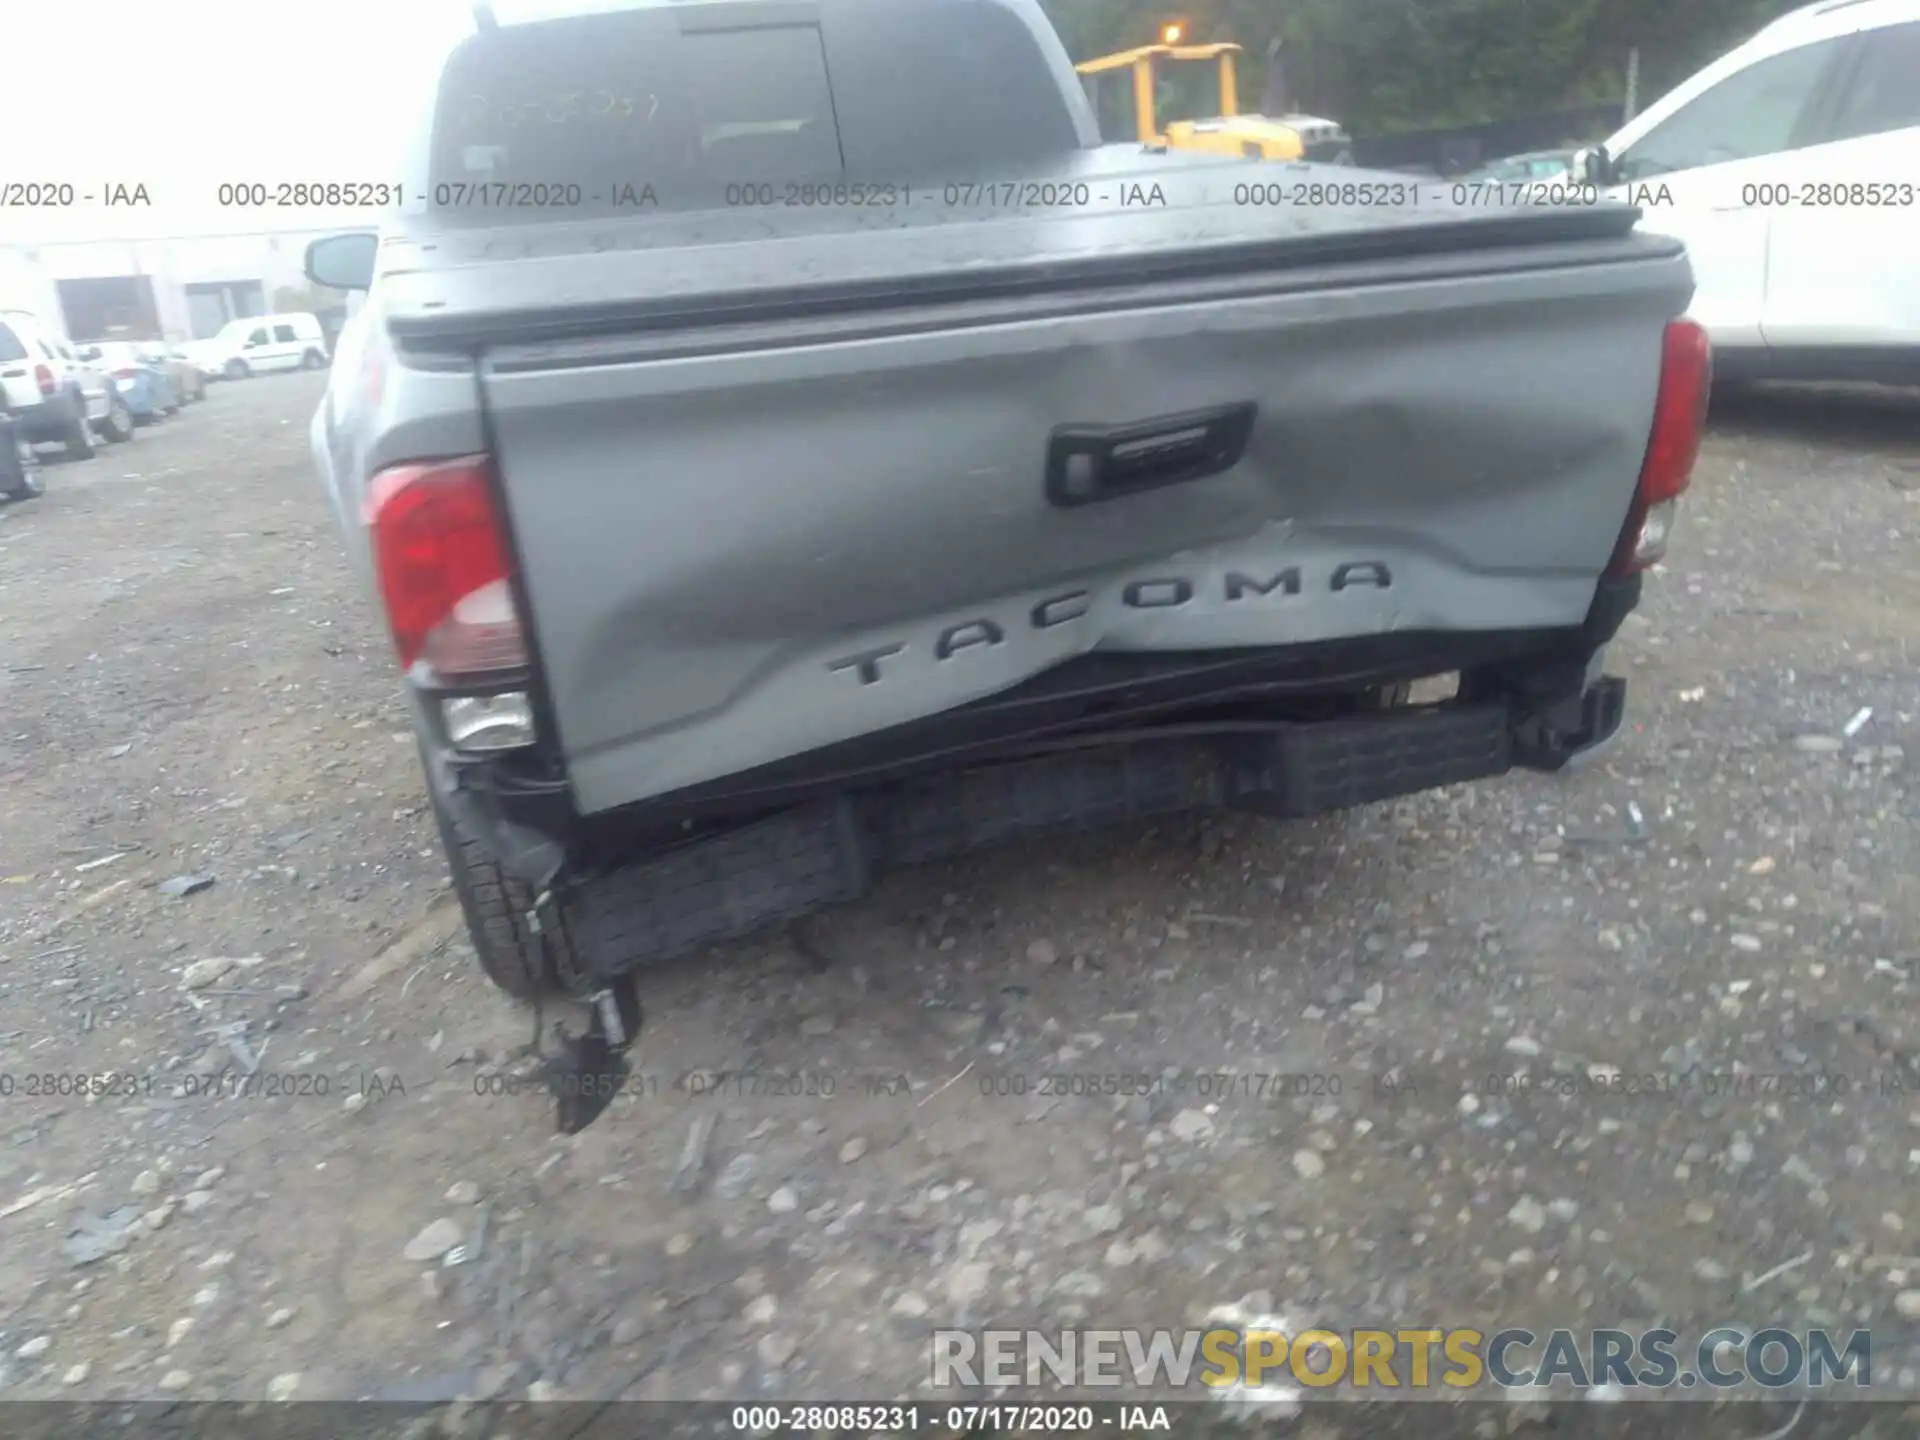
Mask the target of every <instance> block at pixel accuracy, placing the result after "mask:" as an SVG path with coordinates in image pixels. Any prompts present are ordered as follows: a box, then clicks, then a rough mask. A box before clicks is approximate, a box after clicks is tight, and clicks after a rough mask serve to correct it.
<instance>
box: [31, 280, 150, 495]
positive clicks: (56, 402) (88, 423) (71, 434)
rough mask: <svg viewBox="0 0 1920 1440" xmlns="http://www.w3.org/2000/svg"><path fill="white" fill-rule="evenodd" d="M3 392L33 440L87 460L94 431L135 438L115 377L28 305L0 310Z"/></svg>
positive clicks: (108, 435)
mask: <svg viewBox="0 0 1920 1440" xmlns="http://www.w3.org/2000/svg"><path fill="white" fill-rule="evenodd" d="M0 392H3V393H4V395H5V398H6V403H7V406H8V408H9V409H10V410H11V411H12V413H13V416H14V420H15V423H16V424H18V426H19V427H20V432H21V434H23V435H24V436H25V437H26V439H27V441H28V443H29V444H33V445H53V444H57V445H61V446H64V447H65V449H66V452H67V454H68V455H70V456H72V457H73V458H74V459H77V460H84V459H86V458H87V457H88V456H89V455H91V454H93V437H94V433H95V432H96V431H97V432H98V433H99V434H101V435H104V436H105V437H106V438H107V439H109V440H130V439H132V438H133V413H132V411H130V410H129V409H128V408H127V404H126V402H125V401H124V400H122V399H121V398H120V396H119V393H118V391H116V390H115V389H114V386H113V382H112V381H111V380H109V379H108V378H107V376H106V374H105V373H104V372H103V371H101V370H100V369H99V368H97V367H96V366H93V365H91V364H89V363H88V362H87V361H85V360H82V359H81V358H80V356H79V354H78V353H77V352H76V351H75V349H74V346H73V342H72V341H71V340H69V339H67V337H66V335H65V334H63V333H62V332H61V330H60V327H59V326H57V325H54V324H51V323H50V322H48V321H47V320H45V319H43V318H42V317H40V316H38V315H36V314H34V313H33V312H32V311H30V310H0Z"/></svg>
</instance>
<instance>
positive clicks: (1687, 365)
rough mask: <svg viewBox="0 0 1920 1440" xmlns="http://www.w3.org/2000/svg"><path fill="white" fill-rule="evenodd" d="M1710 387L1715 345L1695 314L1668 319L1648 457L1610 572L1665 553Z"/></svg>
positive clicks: (1631, 569)
mask: <svg viewBox="0 0 1920 1440" xmlns="http://www.w3.org/2000/svg"><path fill="white" fill-rule="evenodd" d="M1712 391H1713V345H1712V342H1711V341H1710V340H1709V339H1708V338H1707V332H1706V330H1705V329H1703V328H1702V327H1701V326H1700V325H1699V323H1698V322H1696V321H1693V320H1687V319H1680V320H1675V321H1673V322H1671V323H1670V324H1669V325H1668V326H1667V330H1666V336H1665V338H1664V339H1663V341H1662V345H1661V357H1660V390H1659V393H1658V395H1657V396H1656V397H1655V399H1654V405H1653V430H1652V432H1651V433H1650V434H1649V435H1648V437H1647V453H1646V458H1645V459H1644V460H1643V461H1642V462H1641V464H1640V483H1639V485H1638V486H1637V487H1636V489H1635V490H1634V496H1633V505H1632V507H1631V508H1630V509H1629V510H1628V512H1627V523H1626V525H1625V526H1624V527H1623V528H1622V530H1621V532H1620V540H1619V543H1618V545H1616V546H1615V548H1614V552H1613V560H1612V562H1611V563H1610V564H1609V565H1608V566H1607V573H1608V574H1609V575H1615V576H1621V575H1632V574H1635V573H1637V572H1639V571H1641V570H1645V569H1647V568H1648V567H1650V566H1652V565H1655V564H1658V563H1659V561H1660V559H1661V558H1662V557H1663V556H1664V555H1665V554H1666V552H1667V535H1668V533H1669V532H1670V531H1671V530H1672V529H1673V516H1674V509H1675V505H1674V502H1675V501H1676V500H1678V499H1679V498H1680V496H1681V494H1682V493H1683V492H1684V491H1685V490H1686V488H1687V485H1688V484H1689V483H1690V482H1691V481H1692V479H1693V465H1694V461H1696V460H1697V459H1699V457H1700V437H1701V434H1702V432H1703V431H1704V430H1705V428H1706V421H1707V401H1708V397H1709V396H1710V395H1711V394H1712Z"/></svg>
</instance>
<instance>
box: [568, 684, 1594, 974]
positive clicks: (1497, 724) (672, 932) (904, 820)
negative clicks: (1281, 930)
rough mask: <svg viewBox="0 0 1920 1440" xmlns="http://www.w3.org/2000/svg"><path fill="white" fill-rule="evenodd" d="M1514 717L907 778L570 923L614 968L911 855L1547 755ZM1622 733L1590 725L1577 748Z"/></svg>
mask: <svg viewBox="0 0 1920 1440" xmlns="http://www.w3.org/2000/svg"><path fill="white" fill-rule="evenodd" d="M1604 683H1605V684H1606V687H1607V692H1608V695H1607V699H1606V700H1605V701H1604V702H1602V703H1600V704H1599V705H1597V706H1595V707H1593V713H1594V715H1595V716H1596V718H1598V719H1601V720H1603V721H1604V720H1606V719H1610V720H1611V722H1612V725H1613V726H1614V727H1617V726H1618V724H1619V717H1620V705H1619V699H1620V696H1621V694H1622V693H1623V691H1624V682H1621V681H1608V682H1604ZM1596 688H1598V687H1596ZM1194 728H1195V729H1196V730H1199V729H1201V728H1202V727H1194ZM1515 729H1516V725H1515V716H1514V714H1513V712H1512V711H1511V709H1510V708H1509V707H1508V706H1507V705H1506V704H1505V703H1502V702H1497V701H1496V702H1490V703H1482V704H1465V703H1450V704H1444V705H1439V706H1433V707H1429V708H1425V709H1420V710H1413V711H1408V712H1405V713H1392V714H1381V715H1367V716H1359V717H1354V718H1350V719H1340V720H1324V721H1315V722H1311V723H1303V724H1290V725H1289V724H1282V725H1273V726H1270V727H1266V728H1264V729H1262V730H1261V731H1259V732H1258V733H1248V732H1246V731H1244V730H1242V731H1241V732H1240V733H1230V732H1227V731H1226V728H1225V727H1222V733H1216V734H1205V733H1199V734H1188V735H1182V736H1175V737H1170V738H1164V739H1151V740H1138V741H1134V742H1131V743H1114V744H1111V745H1109V746H1105V747H1099V748H1092V747H1090V748H1085V749H1079V750H1064V751H1062V752H1061V753H1057V754H1052V755H1047V756H1042V757H1040V758H1037V759H1024V760H1018V761H1009V762H1005V763H1001V764H996V765H991V766H986V767H982V768H979V769H975V770H971V771H963V772H961V773H958V774H953V775H946V776H935V777H931V778H928V779H924V780H917V781H907V782H900V783H896V784H892V785H886V786H881V787H877V788H874V789H871V790H867V791H864V792H858V793H855V794H852V795H847V796H842V797H839V798H837V799H832V800H823V801H816V802H814V803H811V804H808V805H804V806H800V807H797V808H795V809H792V810H788V811H785V812H783V813H781V814H778V815H774V816H771V817H769V818H767V819H764V820H761V821H758V822H756V823H753V824H750V825H747V826H744V827H742V828H740V829H737V830H733V831H730V832H727V833H725V834H721V835H716V836H713V837H710V838H706V839H702V840H699V841H696V842H693V843H691V844H688V845H686V846H684V847H682V848H680V849H677V850H672V851H668V852H666V853H664V854H659V855H655V856H651V857H649V858H647V859H645V860H641V861H637V862H634V863H630V864H627V865H623V866H621V867H619V868H617V869H613V870H610V871H607V872H604V873H601V874H599V875H596V876H593V877H591V878H589V879H584V880H581V881H577V882H576V883H575V885H574V887H573V888H572V890H571V892H570V895H569V897H568V906H569V911H570V915H571V922H570V923H572V924H573V925H574V926H575V927H576V934H577V936H578V938H579V939H580V940H581V941H582V942H583V948H584V950H585V956H586V959H587V961H588V963H589V964H591V965H592V966H594V967H595V968H596V969H597V970H598V971H599V973H600V975H601V977H602V978H612V977H614V976H617V975H621V974H624V973H627V972H630V971H632V970H634V969H637V968H639V967H641V966H645V965H650V964H653V963H656V962H659V961H663V960H668V959H672V958H674V957H676V956H680V955H685V954H687V953H689V952H691V951H694V950H697V949H700V948H702V947H704V946H707V945H712V944H717V943H720V942H722V941H727V940H735V939H740V938H743V937H745V936H748V935H751V934H754V933H756V932H758V931H762V930H765V929H767V928H768V927H770V926H773V925H777V924H779V923H781V922H784V921H790V920H794V919H798V918H800V917H801V916H803V915H806V914H809V913H811V912H813V911H815V910H818V909H821V908H822V907H824V906H828V905H832V904H836V903H842V902H845V901H849V900H853V899H855V898H857V897H858V896H859V895H861V894H862V893H863V892H864V891H865V890H866V889H867V888H868V887H869V885H870V884H871V883H872V881H873V879H874V877H875V876H877V875H878V874H881V873H883V872H885V871H887V870H890V869H898V868H900V867H903V866H907V865H914V864H920V863H923V862H925V861H929V860H937V859H944V858H949V857H952V856H956V855H963V854H966V853H968V852H971V851H974V850H979V849H983V848H986V847H989V846H994V845H1000V844H1005V843H1007V842H1010V841H1014V840H1019V839H1025V838H1030V837H1033V836H1036V835H1041V834H1047V833H1056V832H1060V831H1072V830H1087V829H1092V828H1095V827H1098V826H1102V825H1107V824H1111V823H1113V822H1116V821H1122V820H1138V819H1144V818H1148V817H1152V816H1160V815H1173V814H1179V813H1183V812H1188V811H1196V810H1209V809H1236V810H1249V811H1255V812H1258V813H1261V814H1266V815H1274V816H1281V817H1288V818H1300V817H1305V816H1310V815H1318V814H1324V813H1327V812H1329V811H1335V810H1344V809H1349V808H1351V807H1353V806H1357V805H1366V804H1371V803H1374V802H1376V801H1381V800H1389V799H1393V798H1395V797H1398V796H1402V795H1411V794H1414V793H1417V792H1419V791H1422V790H1429V789H1432V788H1434V787H1436V786H1440V785H1452V784H1459V783H1462V782H1465V781H1469V780H1480V779H1485V778H1487V777H1490V776H1494V775H1499V774H1502V773H1504V772H1505V771H1507V770H1509V769H1511V768H1513V766H1514V765H1515V764H1516V763H1517V762H1519V763H1529V762H1530V763H1532V764H1535V765H1538V764H1539V763H1540V761H1541V760H1543V759H1547V758H1548V757H1545V756H1542V755H1540V754H1539V753H1538V752H1537V751H1536V752H1535V753H1533V754H1530V755H1528V756H1527V757H1526V759H1525V761H1520V759H1519V757H1518V756H1517V755H1516V750H1515ZM1610 734H1611V730H1610V729H1609V730H1607V732H1606V734H1600V733H1597V730H1596V732H1590V733H1589V734H1587V735H1583V736H1581V737H1579V740H1580V745H1581V747H1584V746H1587V745H1592V744H1597V743H1599V742H1600V741H1601V740H1604V739H1606V738H1607V736H1608V735H1610ZM1542 768H1557V767H1551V766H1543V767H1542Z"/></svg>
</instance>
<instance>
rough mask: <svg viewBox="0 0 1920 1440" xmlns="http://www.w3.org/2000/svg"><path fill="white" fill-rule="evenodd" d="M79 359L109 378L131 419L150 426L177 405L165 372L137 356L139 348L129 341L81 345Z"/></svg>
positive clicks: (177, 401) (175, 395)
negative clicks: (92, 365) (104, 372)
mask: <svg viewBox="0 0 1920 1440" xmlns="http://www.w3.org/2000/svg"><path fill="white" fill-rule="evenodd" d="M80 358H81V359H83V360H86V361H88V362H90V363H91V364H94V365H97V366H99V367H100V368H101V369H103V370H105V371H106V372H107V375H108V376H109V377H110V378H111V379H112V381H113V384H114V388H115V389H116V390H118V391H119V392H120V398H121V400H123V401H124V402H126V406H127V409H128V410H130V411H132V412H133V418H134V420H135V421H136V422H138V423H139V424H142V425H151V424H153V422H154V421H156V420H158V419H160V418H161V417H162V416H163V415H171V414H173V413H174V411H176V410H178V409H179V408H180V397H179V395H178V394H176V393H175V391H174V388H173V382H172V381H171V380H170V379H168V378H167V372H166V371H164V370H162V369H161V368H160V367H159V366H158V365H154V364H150V363H149V362H147V361H146V360H143V359H142V358H141V356H140V347H139V346H138V345H136V344H135V343H134V342H132V341H130V340H103V341H98V342H95V343H94V344H91V345H87V346H84V347H82V349H81V351H80Z"/></svg>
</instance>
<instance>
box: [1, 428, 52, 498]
mask: <svg viewBox="0 0 1920 1440" xmlns="http://www.w3.org/2000/svg"><path fill="white" fill-rule="evenodd" d="M12 444H18V445H19V446H20V473H19V475H18V477H17V478H16V479H15V480H14V481H13V484H12V488H11V489H7V490H0V497H4V498H5V499H7V500H11V501H15V502H18V501H21V500H38V499H39V498H40V497H41V496H42V495H44V494H46V493H47V483H46V477H44V476H43V475H42V474H41V473H40V462H39V460H38V459H36V458H35V456H34V453H33V447H32V446H31V445H28V444H27V443H26V442H25V441H18V440H15V439H14V438H13V437H12V435H11V433H10V432H8V431H5V430H0V445H12Z"/></svg>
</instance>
